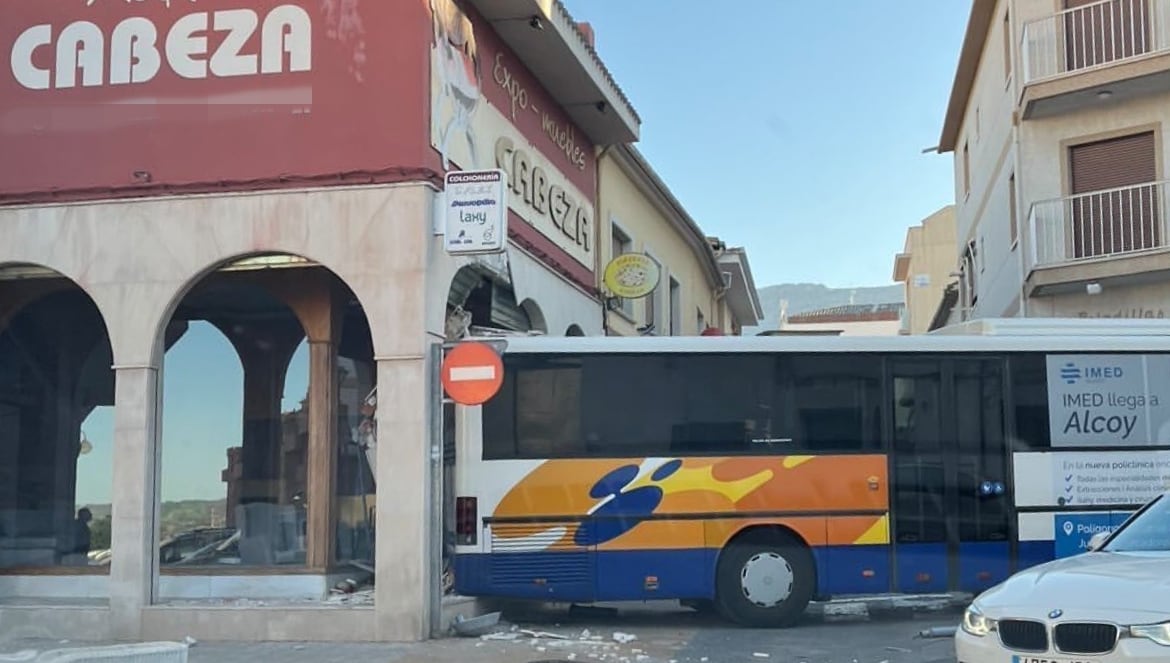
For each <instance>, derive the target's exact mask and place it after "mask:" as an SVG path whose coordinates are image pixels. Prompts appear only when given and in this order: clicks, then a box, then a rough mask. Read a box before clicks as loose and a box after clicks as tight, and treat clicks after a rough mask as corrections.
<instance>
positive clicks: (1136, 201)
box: [1069, 131, 1164, 258]
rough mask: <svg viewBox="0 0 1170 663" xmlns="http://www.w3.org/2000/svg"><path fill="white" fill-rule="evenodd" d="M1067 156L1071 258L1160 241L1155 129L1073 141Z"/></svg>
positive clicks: (1161, 241) (1121, 250) (1141, 247)
mask: <svg viewBox="0 0 1170 663" xmlns="http://www.w3.org/2000/svg"><path fill="white" fill-rule="evenodd" d="M1069 161H1070V163H1069V171H1070V173H1071V176H1072V177H1071V180H1072V196H1071V198H1070V199H1069V207H1070V210H1071V225H1072V227H1071V228H1070V230H1071V233H1070V234H1071V237H1070V238H1069V239H1070V240H1071V242H1070V243H1071V247H1070V248H1071V249H1072V257H1073V258H1089V257H1093V256H1103V255H1112V254H1116V253H1126V252H1130V251H1139V250H1142V249H1149V248H1153V247H1156V246H1161V245H1162V244H1163V242H1164V239H1163V237H1162V233H1163V228H1162V223H1161V220H1160V218H1159V217H1160V211H1159V209H1160V205H1159V200H1158V198H1159V195H1160V192H1159V186H1158V185H1157V184H1156V183H1155V182H1156V180H1157V179H1158V151H1157V142H1156V140H1155V138H1154V132H1152V131H1146V132H1143V133H1140V134H1133V135H1129V136H1120V137H1118V138H1110V139H1108V140H1100V141H1094V142H1092V143H1085V144H1083V145H1076V146H1073V147H1071V148H1070V149H1069Z"/></svg>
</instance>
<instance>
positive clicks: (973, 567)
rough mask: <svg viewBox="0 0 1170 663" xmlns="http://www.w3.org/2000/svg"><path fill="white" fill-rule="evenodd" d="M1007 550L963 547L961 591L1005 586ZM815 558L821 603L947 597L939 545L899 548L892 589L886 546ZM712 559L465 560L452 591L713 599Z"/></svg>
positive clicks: (687, 555) (1029, 550) (662, 554)
mask: <svg viewBox="0 0 1170 663" xmlns="http://www.w3.org/2000/svg"><path fill="white" fill-rule="evenodd" d="M1008 551H1009V547H1008V544H1007V542H985V543H964V544H962V545H961V547H960V556H959V578H958V583H959V588H960V589H962V590H964V591H970V592H978V591H981V590H983V589H987V588H988V587H991V586H992V585H995V584H996V583H999V582H1001V581H1003V580H1004V579H1006V578H1007V577H1008V576H1009V575H1010V571H1011V569H1010V568H1009V561H1008V559H1009V558H1008ZM1052 551H1053V547H1052V542H1051V541H1021V542H1020V547H1019V553H1020V557H1019V568H1020V569H1023V568H1027V567H1029V566H1033V565H1035V564H1040V563H1042V562H1046V561H1050V560H1051V559H1052V555H1053V552H1052ZM813 555H814V559H815V560H816V567H817V578H818V581H819V582H818V583H817V584H818V587H817V594H818V595H819V596H840V595H851V594H852V595H859V594H881V593H885V592H889V591H891V590H893V591H897V592H901V593H905V594H923V593H943V592H947V591H948V590H949V587H948V585H949V582H950V578H949V575H948V558H947V546H946V544H943V543H919V544H898V557H897V567H898V568H897V571H898V578H899V581H898V583H897V585H898V586H897V587H892V584H893V581H892V579H891V577H890V555H891V550H890V547H889V546H888V545H870V546H865V545H850V546H824V547H817V548H813ZM718 556H719V550H717V549H713V548H711V549H708V548H690V549H667V550H612V551H609V550H607V551H601V552H595V553H588V552H527V553H495V554H464V555H457V556H456V557H455V590H456V591H457V592H458V593H460V594H463V595H467V596H499V597H508V598H522V599H537V600H542V601H559V602H589V601H630V600H650V599H655V598H660V597H665V598H671V599H676V598H682V599H700V598H713V597H714V595H715V568H716V564H717V562H718ZM648 579H650V582H651V583H653V582H656V583H657V585H656V587H657V588H656V589H654V588H651V587H648V586H647V581H648Z"/></svg>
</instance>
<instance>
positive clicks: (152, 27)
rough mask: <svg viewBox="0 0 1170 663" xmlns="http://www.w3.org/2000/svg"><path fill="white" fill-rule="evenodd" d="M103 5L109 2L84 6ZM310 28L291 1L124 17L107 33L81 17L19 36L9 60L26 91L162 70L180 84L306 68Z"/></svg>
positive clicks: (122, 80)
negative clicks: (259, 6) (267, 5)
mask: <svg viewBox="0 0 1170 663" xmlns="http://www.w3.org/2000/svg"><path fill="white" fill-rule="evenodd" d="M6 1H7V2H12V1H13V0H6ZM63 1H64V0H53V2H63ZM103 1H105V2H114V1H115V0H89V2H88V4H91V5H92V4H94V3H95V2H103ZM139 2H141V0H139ZM175 2H176V3H178V2H179V0H175ZM184 4H187V3H184ZM191 6H192V8H195V7H196V5H191ZM312 30H313V26H312V20H311V19H310V17H309V14H308V12H306V11H305V10H304V9H303V8H301V7H299V6H297V5H292V4H282V5H275V6H273V7H270V8H268V9H266V10H260V11H257V10H254V9H249V8H238V9H223V10H219V11H190V12H187V13H176V14H175V15H174V17H173V18H172V17H168V20H167V22H166V24H160V23H159V22H156V21H155V20H152V19H151V18H148V17H145V16H129V17H126V18H124V19H122V20H121V21H119V22H118V23H117V24H116V25H114V26H113V28H112V29H108V30H107V29H103V28H102V27H100V26H99V25H98V24H96V23H94V22H92V21H88V20H78V21H73V22H71V23H66V24H63V25H60V26H56V27H55V26H54V25H52V24H49V23H44V24H40V25H32V26H29V27H28V28H26V29H25V30H24V31H23V32H21V33H20V35H19V36H18V37H17V38H16V41H15V42H14V43H13V44H12V48H11V51H10V53H9V62H10V66H11V71H12V76H13V78H15V80H16V82H17V83H19V84H20V85H21V86H22V87H24V88H26V89H29V90H49V89H67V88H73V87H101V86H114V85H132V84H141V83H148V82H150V81H152V80H154V79H155V77H157V76H158V75H159V73H160V72H162V71H164V70H166V71H168V72H170V73H172V74H174V75H176V76H178V77H179V78H184V79H205V78H231V77H240V76H259V75H263V74H282V73H291V72H302V71H310V70H311V69H312ZM256 44H258V47H257V46H255V45H256Z"/></svg>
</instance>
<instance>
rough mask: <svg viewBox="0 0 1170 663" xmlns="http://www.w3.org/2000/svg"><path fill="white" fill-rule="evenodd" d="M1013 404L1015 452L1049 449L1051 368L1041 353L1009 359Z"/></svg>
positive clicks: (1050, 439) (1020, 355)
mask: <svg viewBox="0 0 1170 663" xmlns="http://www.w3.org/2000/svg"><path fill="white" fill-rule="evenodd" d="M1009 366H1010V374H1011V385H1012V401H1013V402H1014V403H1015V419H1016V435H1015V439H1014V440H1013V443H1014V446H1015V449H1014V450H1015V451H1029V450H1039V449H1047V448H1048V447H1049V446H1051V443H1052V438H1051V436H1050V435H1049V430H1048V365H1047V360H1046V359H1045V356H1044V355H1043V354H1041V353H1036V354H1018V355H1014V356H1012V357H1011V359H1010V364H1009Z"/></svg>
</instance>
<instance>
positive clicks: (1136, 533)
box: [1104, 497, 1170, 552]
mask: <svg viewBox="0 0 1170 663" xmlns="http://www.w3.org/2000/svg"><path fill="white" fill-rule="evenodd" d="M1104 550H1105V551H1106V552H1170V500H1167V499H1165V498H1164V497H1159V498H1158V499H1156V500H1155V501H1154V502H1153V503H1152V504H1150V505H1149V507H1147V508H1146V509H1144V510H1143V511H1142V512H1141V513H1140V514H1138V515H1137V516H1135V517H1134V519H1133V520H1132V521H1130V522H1129V523H1128V524H1127V525H1126V526H1125V527H1124V528H1122V529H1121V531H1119V532H1118V533H1117V534H1116V535H1115V536H1114V537H1113V540H1112V541H1110V542H1109V544H1108V545H1106V546H1105V547H1104Z"/></svg>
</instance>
